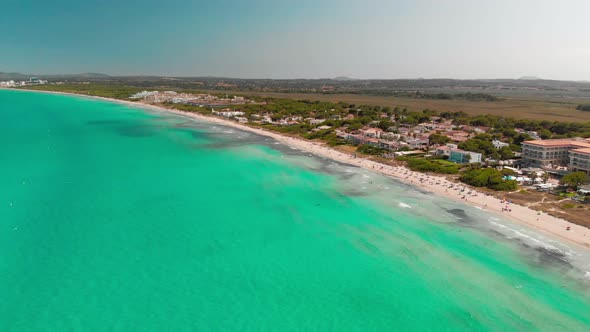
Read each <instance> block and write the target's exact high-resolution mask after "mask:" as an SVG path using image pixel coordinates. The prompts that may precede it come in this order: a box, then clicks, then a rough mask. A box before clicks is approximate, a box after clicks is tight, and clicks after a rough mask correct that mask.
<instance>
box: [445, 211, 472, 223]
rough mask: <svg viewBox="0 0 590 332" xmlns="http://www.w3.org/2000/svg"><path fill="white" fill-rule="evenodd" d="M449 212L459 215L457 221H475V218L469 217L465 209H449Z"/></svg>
mask: <svg viewBox="0 0 590 332" xmlns="http://www.w3.org/2000/svg"><path fill="white" fill-rule="evenodd" d="M447 212H448V213H450V214H452V215H454V216H455V217H457V221H458V222H460V223H462V224H471V223H473V222H475V220H474V219H473V218H471V217H469V216H468V215H467V213H465V210H463V209H447Z"/></svg>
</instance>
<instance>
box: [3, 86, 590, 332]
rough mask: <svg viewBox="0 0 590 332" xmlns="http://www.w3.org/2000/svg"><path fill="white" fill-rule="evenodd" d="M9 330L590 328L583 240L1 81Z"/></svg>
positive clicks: (249, 141) (254, 141)
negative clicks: (575, 243) (4, 87)
mask: <svg viewBox="0 0 590 332" xmlns="http://www.w3.org/2000/svg"><path fill="white" fill-rule="evenodd" d="M0 115H1V116H2V119H3V121H1V122H0V126H1V131H0V151H1V153H0V171H1V172H0V184H1V188H2V189H1V190H0V298H2V299H3V300H2V301H0V330H3V331H48V330H49V331H65V330H104V331H129V330H142V331H149V330H173V331H184V330H186V331H192V330H239V331H248V330H252V331H261V330H280V331H289V330H321V331H325V330H341V331H347V330H350V331H355V330H363V331H366V330H369V331H371V330H400V331H401V330H406V331H408V330H412V331H415V330H430V331H457V330H471V331H473V330H477V331H487V330H489V331H532V330H540V331H556V330H565V331H587V330H588V329H589V328H590V315H588V313H587V308H588V307H589V305H590V299H589V293H588V285H587V281H585V277H584V275H585V273H586V271H589V270H590V268H589V266H588V262H589V259H588V257H589V255H588V252H587V251H585V250H581V249H579V248H577V247H571V246H570V245H567V244H564V243H560V242H559V241H557V240H555V239H552V238H548V237H547V236H544V235H540V234H537V233H536V232H534V231H532V230H530V229H527V228H525V227H523V226H520V225H516V224H513V223H511V222H509V221H506V220H502V219H501V216H497V215H493V214H491V213H488V212H486V211H482V210H478V209H475V208H471V207H469V206H466V205H463V204H461V203H457V202H452V201H448V200H445V199H443V198H440V197H436V196H433V195H431V194H428V193H425V192H422V191H419V190H416V189H415V188H413V187H410V186H407V185H404V184H401V183H399V182H396V181H394V180H391V179H387V178H384V177H381V176H379V175H376V174H374V173H371V172H369V171H366V170H362V169H359V168H356V167H352V166H346V165H342V164H339V163H336V162H332V161H329V160H326V159H323V158H317V157H310V156H309V155H308V154H306V153H302V152H300V151H296V150H293V149H291V148H289V147H285V146H283V145H280V144H275V143H276V142H274V141H273V140H271V139H267V138H263V137H259V136H256V135H253V134H250V133H244V132H240V131H237V130H235V129H231V128H225V127H222V126H218V125H210V124H205V123H197V122H193V121H190V120H188V119H186V118H183V117H180V116H172V115H165V114H156V113H148V112H146V111H143V110H136V109H131V108H129V107H127V106H122V105H118V104H112V103H107V102H103V101H96V100H90V99H83V98H77V97H67V96H56V95H47V94H39V93H29V92H17V91H1V90H0Z"/></svg>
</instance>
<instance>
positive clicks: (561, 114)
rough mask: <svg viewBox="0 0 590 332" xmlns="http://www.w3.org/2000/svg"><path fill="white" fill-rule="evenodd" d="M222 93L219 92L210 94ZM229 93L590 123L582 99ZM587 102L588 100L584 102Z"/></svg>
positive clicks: (412, 109)
mask: <svg viewBox="0 0 590 332" xmlns="http://www.w3.org/2000/svg"><path fill="white" fill-rule="evenodd" d="M208 92H211V93H220V91H218V90H217V91H215V90H212V91H208ZM227 93H229V94H239V95H240V94H241V95H254V96H263V97H276V98H291V99H307V100H320V101H329V102H339V101H343V102H346V103H351V104H358V105H379V106H399V107H402V108H404V107H405V108H408V109H409V110H411V111H421V110H423V109H426V108H428V109H432V110H436V111H439V112H445V111H450V112H455V111H464V112H466V113H468V114H470V115H480V114H494V115H501V116H506V117H512V118H515V119H537V120H550V121H564V122H590V112H583V111H577V110H576V106H577V105H578V104H581V103H583V102H584V101H583V100H574V99H568V100H566V99H558V98H552V99H542V98H533V97H531V98H526V97H523V98H505V99H503V100H501V101H494V102H487V101H467V100H432V99H413V98H397V97H383V96H369V95H355V94H319V93H278V92H243V91H228V92H227ZM585 102H586V103H588V100H586V101H585Z"/></svg>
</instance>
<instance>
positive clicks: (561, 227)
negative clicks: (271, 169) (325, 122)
mask: <svg viewBox="0 0 590 332" xmlns="http://www.w3.org/2000/svg"><path fill="white" fill-rule="evenodd" d="M27 91H33V92H42V93H51V94H61V95H71V96H83V97H89V98H94V99H99V100H105V101H109V102H114V103H120V104H125V105H128V106H131V107H135V108H143V109H148V110H152V111H156V112H168V113H173V114H178V115H182V116H187V117H190V118H194V119H196V120H199V121H206V122H210V123H215V124H219V125H223V126H228V127H232V128H236V129H239V130H243V131H247V132H251V133H255V134H258V135H262V136H266V137H270V138H273V139H275V140H276V141H278V142H280V143H282V144H285V145H288V146H290V147H292V148H295V149H298V150H301V151H305V152H309V153H312V154H314V155H317V156H321V157H325V158H330V159H332V160H335V161H338V162H342V163H346V164H349V165H354V166H358V167H362V168H364V169H367V170H370V171H373V172H377V173H380V174H382V175H385V176H389V177H392V178H394V179H397V180H399V181H402V182H404V183H407V184H410V185H414V186H416V187H419V188H421V189H424V190H427V191H429V192H432V193H433V194H436V195H440V196H444V197H448V198H450V199H453V200H455V201H461V202H464V203H466V204H469V205H472V206H476V207H479V208H481V209H482V210H485V211H491V212H494V213H497V214H499V215H502V216H504V217H506V218H509V219H510V220H513V221H515V222H517V223H521V224H526V225H528V226H530V227H532V228H534V229H537V230H539V231H540V232H542V233H548V234H551V235H553V236H556V237H559V238H561V239H564V240H566V241H568V242H570V243H573V244H576V245H580V246H583V247H586V248H590V229H588V228H585V227H583V226H579V225H576V224H573V223H570V222H568V221H566V220H563V219H560V218H557V217H553V216H550V215H548V214H546V213H540V212H537V211H535V210H532V209H529V208H528V207H524V206H521V205H517V204H510V203H508V202H505V201H502V200H501V199H498V198H496V197H493V196H489V195H486V194H484V193H482V192H479V191H477V190H475V189H473V188H470V187H469V186H466V185H463V184H460V183H455V182H451V181H448V180H447V179H446V178H445V177H443V176H434V175H429V174H424V173H419V172H413V171H411V170H409V169H408V168H406V167H402V166H389V165H384V164H381V163H378V162H375V161H372V160H368V159H364V158H355V157H353V156H352V155H349V154H346V153H342V152H340V151H336V150H334V149H331V148H329V147H327V146H324V145H323V144H321V143H317V142H312V141H307V140H304V139H300V138H293V137H288V136H284V135H281V134H279V133H275V132H271V131H268V130H264V129H260V128H253V127H250V126H247V125H243V124H240V123H237V122H235V121H231V120H227V119H222V118H218V117H212V116H204V115H201V114H196V113H189V112H183V111H179V110H174V109H169V108H163V107H159V106H154V105H150V104H145V103H140V102H129V101H124V100H117V99H110V98H103V97H95V96H87V95H78V94H72V93H62V92H50V91H38V90H27ZM568 228H569V230H567V229H568Z"/></svg>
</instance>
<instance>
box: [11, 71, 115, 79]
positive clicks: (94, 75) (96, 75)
mask: <svg viewBox="0 0 590 332" xmlns="http://www.w3.org/2000/svg"><path fill="white" fill-rule="evenodd" d="M31 77H39V78H44V79H47V78H49V79H106V78H110V77H111V76H109V75H106V74H100V73H82V74H60V75H43V74H22V73H3V72H0V80H1V81H4V80H15V81H16V80H19V81H22V80H28V79H29V78H31Z"/></svg>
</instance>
